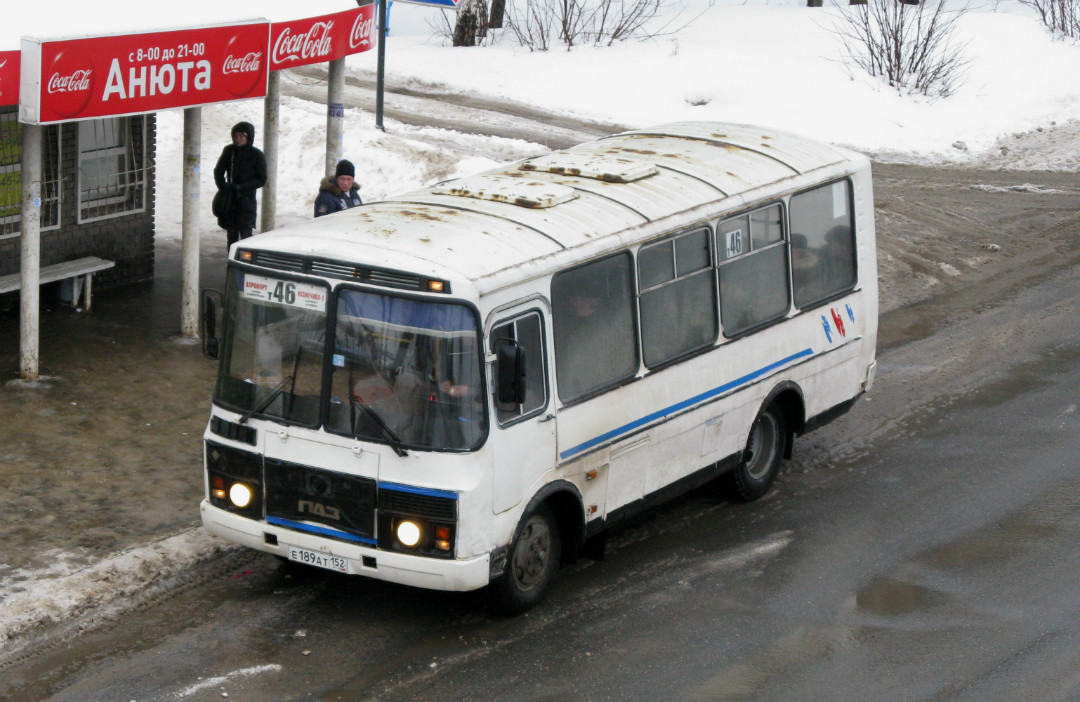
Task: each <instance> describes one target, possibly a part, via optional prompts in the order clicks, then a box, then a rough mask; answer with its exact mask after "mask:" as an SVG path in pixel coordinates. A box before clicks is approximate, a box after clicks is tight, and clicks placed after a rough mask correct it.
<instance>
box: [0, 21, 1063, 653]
mask: <svg viewBox="0 0 1080 702" xmlns="http://www.w3.org/2000/svg"><path fill="white" fill-rule="evenodd" d="M950 1H952V0H950ZM300 5H301V4H299V3H296V2H294V1H293V0H264V2H262V3H259V4H258V5H252V4H251V3H246V4H242V6H241V5H228V4H224V3H220V2H211V1H210V0H186V2H184V3H159V4H155V5H153V6H152V12H153V15H152V16H148V15H147V14H146V12H145V10H146V8H147V7H150V6H148V5H147V4H146V3H144V2H139V3H136V2H134V1H133V0H110V2H109V3H108V7H109V10H110V11H109V12H108V13H101V14H97V15H95V14H93V12H92V11H93V9H94V8H95V7H97V6H95V5H93V4H87V3H83V2H79V3H76V2H74V0H50V3H49V12H48V13H42V12H40V11H39V9H38V7H37V6H35V5H34V4H32V3H15V2H11V1H10V0H9V1H8V2H7V3H6V6H5V8H4V21H3V22H2V23H0V50H7V49H17V48H19V38H20V37H21V36H37V37H47V38H74V37H78V36H89V35H101V34H115V33H121V32H132V31H154V30H160V29H179V28H184V27H189V26H192V25H193V24H195V25H204V24H214V23H223V22H230V21H237V20H242V19H251V18H252V15H250V14H236V9H237V8H239V7H242V8H243V10H244V11H245V12H246V11H247V10H250V9H251V8H254V7H257V8H258V10H259V12H261V13H263V14H262V16H265V17H267V18H269V19H271V20H287V19H299V18H301V17H307V16H314V15H318V14H324V13H328V12H335V11H341V10H345V9H349V8H350V7H353V6H354V4H353V3H352V2H351V0H350V2H345V1H344V0H306V2H304V3H302V7H303V14H301V15H299V16H298V15H297V14H296V13H297V9H296V8H297V7H299V6H300ZM675 7H676V8H681V9H682V10H683V13H682V15H681V16H680V17H679V18H677V19H676V20H675V22H674V26H679V25H685V26H684V27H683V29H682V30H681V31H679V32H678V33H671V34H666V35H663V36H659V37H656V38H653V39H651V40H648V41H630V42H624V43H620V44H618V45H615V46H612V47H602V48H595V47H590V46H583V47H575V48H574V49H573V50H572V51H566V50H562V49H559V48H557V47H556V48H554V49H553V50H551V51H548V52H531V51H529V50H528V49H527V48H522V47H520V46H516V45H514V43H513V42H512V41H510V39H511V38H510V37H509V36H505V35H504V36H501V37H496V40H495V41H494V42H493V43H490V44H488V45H485V46H481V47H476V48H453V47H449V46H447V45H446V42H445V41H444V40H442V39H441V38H440V37H438V36H435V35H434V34H433V31H432V29H431V27H430V24H431V23H432V22H437V21H438V20H439V16H440V14H441V13H442V12H443V11H442V10H440V9H437V8H432V7H425V6H417V5H405V4H402V3H400V2H399V3H396V4H395V5H394V7H393V9H392V10H391V14H390V21H389V27H390V36H389V38H388V42H387V51H386V56H387V64H386V68H387V74H388V78H389V80H391V81H393V82H395V83H401V84H406V85H408V84H442V85H445V86H449V87H450V88H452V89H455V90H459V91H461V92H463V93H477V94H483V95H488V96H501V97H503V98H505V99H508V100H513V101H516V102H520V103H524V104H528V105H534V106H537V107H540V108H543V109H546V110H550V111H552V112H556V113H560V114H568V115H575V116H579V117H583V118H588V119H591V120H597V121H602V122H609V123H614V124H624V125H627V126H630V127H646V126H650V125H658V124H662V123H665V122H674V121H684V120H718V121H729V122H736V123H743V124H759V125H763V126H767V127H770V128H774V129H782V130H786V131H791V132H796V133H799V134H804V135H806V136H810V137H813V138H816V139H820V140H823V141H826V142H831V143H834V144H839V145H842V146H846V147H849V148H852V149H855V150H859V151H863V152H865V153H869V154H871V155H872V156H874V157H875V158H878V159H889V160H903V161H912V162H920V163H931V164H933V163H955V164H960V165H963V164H971V165H979V166H980V167H989V168H994V167H1003V168H1017V167H1023V168H1028V169H1033V170H1076V169H1077V168H1080V126H1078V125H1080V122H1076V123H1074V121H1077V120H1080V80H1077V78H1076V77H1077V76H1080V46H1077V45H1075V44H1074V43H1072V42H1069V41H1055V40H1054V39H1053V37H1051V36H1050V35H1049V34H1048V33H1047V32H1046V31H1045V30H1044V29H1043V28H1042V27H1041V26H1040V25H1039V24H1038V23H1037V22H1036V21H1035V19H1034V18H1033V16H1032V13H1031V11H1030V10H1029V9H1028V8H1025V7H1024V6H1022V5H1021V4H1020V3H1019V2H1018V1H1017V0H997V1H996V2H995V1H993V0H972V1H971V2H969V3H967V7H968V10H967V12H966V13H965V14H964V15H963V16H962V17H961V18H960V19H959V21H958V25H957V30H956V39H957V40H958V41H959V42H960V44H962V45H963V47H964V48H963V55H964V57H965V59H966V60H967V61H968V64H967V69H966V74H965V77H966V80H965V81H964V82H963V83H962V85H960V87H959V90H957V92H956V93H955V94H954V95H952V96H951V97H948V98H939V99H929V98H925V97H919V96H912V95H904V94H900V93H898V92H897V91H896V90H893V89H890V88H889V87H888V86H886V85H884V84H883V83H881V82H880V81H878V80H876V79H872V78H870V77H869V76H866V75H860V74H859V73H858V72H856V71H852V70H849V69H848V68H847V67H845V65H844V64H843V63H842V61H841V60H840V59H841V56H842V53H843V51H842V46H841V45H840V43H839V42H838V40H837V39H836V36H835V33H834V31H833V30H832V27H833V26H834V23H835V17H836V14H837V13H838V12H839V11H840V10H839V8H838V7H836V6H832V7H826V8H822V9H809V8H806V7H805V0H714V2H711V3H710V2H708V0H686V2H683V3H680V4H679V5H676V6H675ZM665 19H670V18H665ZM346 65H347V70H348V71H350V72H355V73H369V74H370V73H373V72H374V71H375V68H376V52H374V51H372V52H368V53H365V54H358V55H355V56H351V57H349V58H348V59H347V62H346ZM262 110H263V106H262V102H261V101H259V100H249V101H244V102H236V103H229V104H225V105H215V106H209V107H206V108H204V109H203V128H202V143H203V147H202V155H203V163H202V186H201V187H202V192H203V199H204V202H206V207H203V208H202V216H201V221H200V228H201V229H202V231H203V237H204V241H205V240H206V239H207V238H214V240H215V241H218V240H220V243H222V244H223V242H224V233H223V232H221V231H220V230H219V229H217V227H216V224H215V223H214V221H213V217H212V216H211V214H210V212H209V199H210V194H212V193H213V189H214V188H213V178H212V175H211V171H212V167H213V164H214V162H215V161H216V158H217V156H218V154H219V153H220V150H221V148H222V147H223V146H224V145H225V143H227V140H228V134H229V128H230V126H231V125H232V124H234V123H235V122H237V121H240V120H247V121H250V122H252V123H254V124H255V125H256V145H260V144H261V125H262ZM325 114H326V112H325V106H322V105H318V104H315V103H310V102H305V101H302V100H299V99H295V98H284V99H283V100H282V103H281V127H280V132H281V135H282V138H281V154H280V156H279V162H280V164H281V167H280V170H279V173H278V174H277V178H278V182H279V184H278V203H279V204H278V222H279V225H281V224H284V225H287V224H289V223H290V222H296V221H302V220H305V219H307V218H309V217H310V216H311V212H312V204H313V202H314V199H315V195H316V193H317V188H318V182H319V180H320V178H321V176H322V173H323V168H324V156H323V154H324V151H325V124H326V117H325ZM182 133H183V117H182V113H181V112H178V111H173V112H164V113H160V114H159V116H158V136H159V143H158V163H157V166H158V180H159V184H158V189H157V198H158V199H157V213H156V216H157V222H156V224H157V230H156V235H157V237H158V241H159V243H164V242H169V241H174V242H175V241H176V240H177V239H178V238H179V235H180V234H179V232H180V182H181V178H180V176H181V141H182V139H181V135H182ZM1021 133H1031V134H1033V135H1035V137H1034V138H1033V139H1031V140H1026V141H1024V142H1023V143H1031V144H1035V145H1036V147H1035V148H1021V147H1019V144H1020V143H1021V142H1020V141H1018V140H1017V139H1016V135H1017V134H1021ZM1003 146H1006V147H1007V153H1005V152H1004V151H1003V149H1002V147H1003ZM545 150H546V149H545V148H544V147H542V146H540V145H537V144H530V143H527V142H523V141H516V140H512V139H499V138H492V137H483V136H475V135H464V134H459V133H455V132H451V131H448V130H440V129H435V128H415V127H410V126H406V125H402V124H400V123H396V122H394V121H393V120H386V132H385V133H384V132H382V131H379V130H377V129H376V128H375V118H374V115H373V114H371V113H368V112H365V111H363V110H360V109H358V108H355V107H350V106H346V128H345V139H344V153H345V155H346V157H347V158H349V159H350V160H352V161H354V163H355V164H356V171H357V182H358V183H359V184H360V185H361V188H362V190H361V193H362V195H363V197H364V198H365V200H372V199H378V198H380V197H385V196H389V195H393V194H396V193H401V192H406V191H409V190H413V189H416V188H418V187H422V186H424V185H427V184H429V183H430V182H433V181H436V180H443V179H445V178H447V177H451V176H454V175H465V174H468V173H472V172H476V171H479V170H483V169H485V168H489V167H493V166H495V165H498V164H500V163H505V162H509V161H514V160H518V159H521V158H526V157H529V156H533V155H537V154H538V153H542V152H544V151H545ZM208 539H209V537H207V536H205V534H204V533H203V532H202V530H195V531H194V532H191V533H185V534H181V535H177V536H174V537H171V538H169V539H165V540H162V541H160V542H156V543H155V544H153V545H152V547H151V548H149V549H147V548H139V549H134V550H131V551H127V552H125V553H122V554H118V555H116V556H114V557H113V558H110V559H108V560H107V561H105V562H103V563H99V564H97V565H95V566H93V567H91V568H89V569H87V568H86V567H85V564H84V563H83V562H82V561H81V559H79V558H78V557H77V556H78V554H55V558H54V561H55V563H56V564H57V567H56V569H55V570H53V571H50V572H47V573H26V572H17V573H11V572H7V573H3V572H0V632H8V633H10V634H11V635H12V636H15V635H17V634H18V632H19V631H23V630H25V629H26V628H29V627H32V626H33V625H34V622H35V621H38V620H40V619H48V618H62V617H65V616H93V617H100V616H104V615H103V614H102V613H101V612H102V611H103V609H104V610H107V609H108V607H107V606H106V604H107V603H108V602H110V601H112V600H110V597H113V598H115V593H116V592H122V593H123V592H127V593H128V594H130V591H131V589H132V588H133V587H134V586H135V585H137V583H138V580H139V578H140V577H141V576H140V573H142V572H145V563H146V562H147V559H150V560H151V561H153V562H155V563H157V562H158V561H161V562H163V563H168V564H170V567H173V568H174V570H173V571H170V573H172V572H177V573H178V572H180V571H182V570H183V567H184V564H185V563H190V562H192V561H193V560H194V559H196V558H199V557H205V554H206V553H207V552H208V550H210V551H212V549H213V547H211V546H210V545H209V543H208ZM218 546H220V543H219V544H218ZM199 554H204V555H203V556H200V555H199ZM68 563H71V564H73V565H71V566H68V565H67V564H68ZM155 567H158V566H155ZM101 573H108V578H104V580H107V582H109V583H110V588H112V590H111V592H112V594H111V595H110V594H109V593H104V592H101V591H100V590H99V589H96V588H88V587H87V584H86V583H87V582H91V581H92V582H95V583H96V582H101V581H103V577H102V576H101ZM162 573H163V576H162V577H171V575H170V574H169V573H164V572H163V571H162ZM28 581H31V582H33V581H37V584H36V585H35V587H34V588H29V589H23V588H22V586H21V585H19V583H23V584H25V583H26V582H28ZM129 586H131V587H129ZM2 639H3V636H2V635H0V642H2Z"/></svg>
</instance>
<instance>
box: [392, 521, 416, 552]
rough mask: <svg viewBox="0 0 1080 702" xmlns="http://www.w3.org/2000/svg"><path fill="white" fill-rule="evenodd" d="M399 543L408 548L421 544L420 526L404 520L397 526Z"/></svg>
mask: <svg viewBox="0 0 1080 702" xmlns="http://www.w3.org/2000/svg"><path fill="white" fill-rule="evenodd" d="M396 533H397V538H398V541H400V542H401V543H403V544H405V545H406V546H415V545H416V544H418V543H420V526H419V525H418V524H417V523H416V522H410V521H409V520H407V519H406V520H402V521H400V522H398V525H397V530H396Z"/></svg>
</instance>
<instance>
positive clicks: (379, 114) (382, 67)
mask: <svg viewBox="0 0 1080 702" xmlns="http://www.w3.org/2000/svg"><path fill="white" fill-rule="evenodd" d="M377 75H378V80H376V81H375V126H376V127H378V128H379V129H381V130H383V131H384V132H385V131H386V127H384V126H383V121H382V118H383V82H384V80H385V78H386V0H379V62H378V67H377Z"/></svg>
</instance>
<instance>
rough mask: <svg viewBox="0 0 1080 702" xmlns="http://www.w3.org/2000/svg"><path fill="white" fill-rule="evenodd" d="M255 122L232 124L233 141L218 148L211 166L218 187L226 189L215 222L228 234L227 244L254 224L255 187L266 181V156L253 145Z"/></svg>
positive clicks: (256, 205) (247, 231)
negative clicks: (225, 200) (222, 209)
mask: <svg viewBox="0 0 1080 702" xmlns="http://www.w3.org/2000/svg"><path fill="white" fill-rule="evenodd" d="M254 141H255V125H253V124H251V123H250V122H238V123H237V124H236V125H235V126H234V127H233V128H232V143H231V144H229V145H228V146H226V147H225V148H224V149H223V150H222V151H221V157H220V158H218V162H217V165H216V166H214V182H215V183H216V184H217V188H218V190H219V191H229V193H228V194H229V195H230V197H229V198H228V200H229V204H228V206H227V208H226V211H225V212H224V213H223V215H221V216H219V217H218V226H220V227H221V228H222V229H224V230H225V231H226V233H227V236H228V242H229V246H232V245H233V244H234V243H236V242H237V241H239V240H240V239H246V238H248V237H249V236H251V231H252V230H253V229H254V228H255V212H256V210H257V209H258V201H257V200H256V199H255V191H256V190H258V189H259V188H261V187H263V186H264V185H266V157H265V156H263V152H262V151H260V150H259V149H256V148H255V146H254V145H253V142H254Z"/></svg>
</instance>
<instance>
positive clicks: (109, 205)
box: [78, 116, 148, 223]
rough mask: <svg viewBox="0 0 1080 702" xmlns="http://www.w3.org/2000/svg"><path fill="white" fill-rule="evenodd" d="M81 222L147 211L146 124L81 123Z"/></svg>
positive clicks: (132, 120) (131, 120)
mask: <svg viewBox="0 0 1080 702" xmlns="http://www.w3.org/2000/svg"><path fill="white" fill-rule="evenodd" d="M78 129H79V222H80V223H81V222H89V221H93V220H96V219H106V218H109V217H117V216H120V215H125V214H130V213H132V212H142V211H144V210H145V209H146V187H147V180H148V176H147V165H146V120H145V119H144V118H143V117H141V116H136V117H115V118H110V119H91V120H86V121H83V122H79V126H78Z"/></svg>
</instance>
